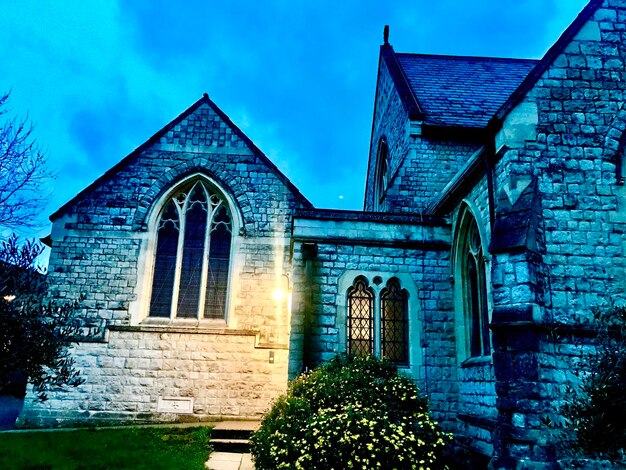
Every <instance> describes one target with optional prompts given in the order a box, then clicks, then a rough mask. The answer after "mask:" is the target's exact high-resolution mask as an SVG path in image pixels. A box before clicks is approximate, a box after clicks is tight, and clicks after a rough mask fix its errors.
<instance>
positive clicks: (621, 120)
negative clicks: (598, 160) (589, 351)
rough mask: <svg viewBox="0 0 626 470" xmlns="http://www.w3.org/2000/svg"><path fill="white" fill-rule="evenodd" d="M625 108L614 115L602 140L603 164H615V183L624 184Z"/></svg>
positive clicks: (625, 169) (625, 166) (625, 171)
mask: <svg viewBox="0 0 626 470" xmlns="http://www.w3.org/2000/svg"><path fill="white" fill-rule="evenodd" d="M625 149H626V107H622V109H621V110H620V111H619V112H618V113H617V114H616V115H615V117H614V118H613V121H612V122H611V125H610V126H609V130H608V132H607V133H606V137H605V138H604V147H603V152H602V157H603V160H604V161H605V162H609V163H613V164H615V175H614V176H615V181H616V182H617V184H624V181H625V179H626V162H624V158H625V155H624V150H625Z"/></svg>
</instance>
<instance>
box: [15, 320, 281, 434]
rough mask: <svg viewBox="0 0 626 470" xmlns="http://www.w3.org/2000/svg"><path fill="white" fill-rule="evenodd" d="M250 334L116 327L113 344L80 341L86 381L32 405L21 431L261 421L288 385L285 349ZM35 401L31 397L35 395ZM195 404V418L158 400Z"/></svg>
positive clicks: (79, 355)
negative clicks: (263, 344)
mask: <svg viewBox="0 0 626 470" xmlns="http://www.w3.org/2000/svg"><path fill="white" fill-rule="evenodd" d="M257 341H258V336H257V335H256V334H255V333H254V332H250V331H232V330H223V331H204V332H202V333H198V332H185V331H183V330H182V329H174V328H166V329H157V328H154V329H153V331H140V330H139V329H137V330H136V331H133V330H132V329H126V330H125V329H119V330H116V329H113V330H111V331H110V332H109V334H108V342H107V343H79V344H78V345H77V346H76V348H75V350H74V356H75V357H76V358H77V366H78V368H79V370H80V372H81V375H82V376H83V377H84V378H85V380H86V381H85V383H84V384H82V385H80V386H79V387H77V388H75V389H70V390H68V391H67V392H65V393H55V394H52V395H51V396H50V399H49V400H48V401H46V402H43V403H37V402H33V401H32V400H31V401H30V402H28V403H27V404H26V407H25V412H24V413H23V414H22V416H21V417H20V424H21V425H22V426H40V425H46V426H70V425H72V424H75V423H77V422H83V421H86V420H88V421H89V422H90V423H91V424H98V423H99V424H112V423H119V422H167V421H175V420H186V421H190V420H220V419H224V418H233V417H234V418H237V419H259V418H260V417H261V416H262V415H263V413H265V412H266V411H267V410H268V409H269V406H270V403H271V402H272V400H273V399H275V398H276V397H277V396H278V395H279V394H280V393H282V392H284V390H285V388H286V385H287V351H286V350H285V349H267V348H261V347H259V346H258V344H257ZM29 396H30V394H29ZM163 399H166V400H169V401H170V402H176V401H177V400H178V401H180V402H182V403H189V402H190V403H191V413H188V412H185V413H181V414H178V413H175V412H168V411H167V410H162V409H160V407H159V402H160V400H161V401H162V400H163Z"/></svg>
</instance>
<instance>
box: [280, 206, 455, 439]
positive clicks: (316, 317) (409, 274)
mask: <svg viewBox="0 0 626 470" xmlns="http://www.w3.org/2000/svg"><path fill="white" fill-rule="evenodd" d="M332 212H333V213H336V214H337V215H338V216H339V217H340V216H341V215H340V214H341V212H340V211H332ZM381 217H383V218H384V217H385V216H381ZM386 217H388V218H389V220H387V221H386V222H380V221H374V220H372V219H370V220H368V219H367V216H363V217H362V220H360V221H353V220H351V221H333V220H328V219H326V220H324V215H323V214H322V215H321V216H320V217H315V216H314V215H313V216H311V217H308V218H302V217H296V219H295V222H294V247H293V261H292V263H293V276H294V287H293V303H292V340H291V346H290V375H291V376H292V377H293V376H294V375H296V374H297V373H299V372H300V371H301V370H302V369H303V367H311V366H314V365H316V364H318V363H320V362H321V361H325V360H328V359H330V358H331V357H334V356H335V355H336V354H338V353H344V352H345V334H346V319H345V315H346V309H345V305H346V298H347V287H348V286H349V285H351V283H352V281H353V280H354V278H356V277H357V276H358V275H364V276H366V277H367V279H368V281H369V282H370V286H371V287H372V288H373V289H374V291H376V292H377V289H378V290H379V289H380V288H382V287H384V285H382V284H383V283H384V281H385V280H386V279H388V278H390V277H393V276H395V277H397V278H398V279H400V282H401V285H402V287H403V288H406V289H407V290H408V291H409V315H410V319H409V323H410V326H409V328H410V335H409V341H410V357H411V364H410V367H408V368H401V370H403V371H404V372H405V373H408V374H410V375H412V376H413V377H414V378H415V379H416V380H417V382H418V384H419V385H420V387H421V389H422V391H423V392H424V393H426V394H428V395H429V397H430V401H431V406H432V409H433V411H434V412H435V414H436V416H437V418H438V419H439V420H440V421H441V422H443V423H444V425H445V426H446V428H447V429H452V428H453V427H454V426H455V422H454V420H455V418H456V402H457V398H456V397H457V393H458V385H457V382H456V373H455V370H456V367H455V365H456V352H455V351H456V350H455V342H454V327H453V323H454V319H453V311H452V292H451V285H450V274H449V273H450V259H449V240H450V238H449V237H450V234H449V227H447V226H446V225H445V224H442V223H441V222H439V223H437V224H434V223H433V225H428V223H422V224H420V223H419V222H418V220H419V219H418V218H415V220H412V221H411V223H400V224H398V223H394V220H391V219H393V218H392V217H390V216H386ZM349 235H350V236H349ZM312 245H314V246H315V248H314V249H312V248H311V247H312ZM376 276H379V277H380V278H381V280H383V282H382V283H381V285H380V286H379V287H377V286H376V285H375V284H374V283H372V280H373V279H374V278H375V277H376ZM342 306H343V308H342ZM342 336H343V338H342Z"/></svg>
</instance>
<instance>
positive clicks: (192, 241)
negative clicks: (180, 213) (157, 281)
mask: <svg viewBox="0 0 626 470" xmlns="http://www.w3.org/2000/svg"><path fill="white" fill-rule="evenodd" d="M206 228H207V204H206V197H205V195H204V189H203V188H202V186H201V185H200V184H197V185H196V186H195V187H194V189H193V191H192V192H191V194H190V197H189V200H188V201H187V207H186V213H185V234H184V244H183V258H182V262H181V267H180V287H179V291H178V311H177V316H178V317H184V318H197V317H198V303H199V301H200V288H201V284H202V262H203V259H204V245H205V240H206Z"/></svg>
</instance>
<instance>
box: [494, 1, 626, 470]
mask: <svg viewBox="0 0 626 470" xmlns="http://www.w3.org/2000/svg"><path fill="white" fill-rule="evenodd" d="M624 19H626V2H623V1H621V0H605V1H604V2H603V6H602V7H601V8H599V9H598V10H596V11H595V13H594V14H593V15H592V17H591V19H590V20H589V21H588V22H587V23H586V24H585V25H583V26H582V28H581V29H580V30H579V31H578V32H577V33H576V34H575V35H574V37H573V38H572V40H571V41H570V42H569V43H568V44H566V45H565V47H564V49H563V51H562V52H561V53H559V54H558V55H556V56H555V57H554V58H553V60H552V62H551V63H550V64H549V66H548V67H547V69H546V70H545V71H544V72H543V74H542V75H541V77H540V78H539V79H538V81H537V83H536V85H535V86H534V87H533V88H532V89H531V90H530V91H529V92H528V93H527V94H526V96H525V97H524V99H523V101H522V102H521V103H520V104H519V105H518V109H522V108H524V113H525V114H526V115H527V119H526V122H527V124H528V123H529V122H532V127H533V132H532V134H530V135H529V134H528V130H529V128H528V126H526V129H524V130H523V132H522V133H520V134H519V135H518V137H523V138H517V139H510V140H509V141H508V142H507V148H505V149H504V150H503V151H504V153H503V154H502V155H500V160H499V162H498V164H497V166H496V184H495V187H496V192H497V193H499V192H501V191H502V190H504V189H505V187H506V186H507V185H508V186H509V187H511V186H512V185H516V184H517V182H519V181H522V182H525V184H526V183H529V184H531V185H534V184H536V188H534V189H532V191H534V195H535V196H534V197H535V198H536V200H537V216H536V217H535V216H533V218H532V219H531V221H530V223H529V228H530V229H531V231H532V235H533V237H532V238H534V240H535V246H534V247H530V246H527V247H525V248H526V251H525V252H522V253H517V254H515V253H513V252H507V253H500V254H498V255H497V256H496V257H495V258H496V261H495V264H496V266H497V269H495V271H494V273H496V275H494V292H495V296H494V303H495V304H496V313H497V316H498V318H497V321H498V322H502V326H501V327H500V326H497V325H496V326H497V329H496V330H494V335H495V337H496V343H497V347H496V349H497V352H496V354H494V360H495V361H496V375H497V376H498V384H497V387H498V394H499V402H498V408H499V411H500V417H499V421H500V422H499V431H498V434H497V439H498V441H499V442H500V443H501V446H500V447H499V448H497V449H496V459H495V460H494V462H495V465H504V466H506V465H509V464H510V462H512V461H517V462H522V461H528V462H531V461H534V462H545V461H550V460H552V459H554V448H551V447H550V442H549V440H548V439H547V438H546V430H545V428H544V427H543V425H542V424H541V419H542V417H545V416H551V417H552V418H553V420H555V421H558V420H559V418H558V416H559V414H560V412H559V408H560V406H561V405H562V401H563V398H564V394H565V393H566V389H567V385H568V384H569V385H571V384H572V383H575V377H574V375H573V374H571V371H572V370H573V369H574V368H576V367H578V366H579V365H580V358H581V353H582V351H584V350H585V348H587V347H588V343H589V341H588V339H587V338H585V336H584V335H585V331H584V330H585V328H584V324H585V322H586V321H588V320H589V318H590V317H591V313H592V310H593V308H595V307H597V306H600V305H607V304H608V303H610V302H612V301H619V300H620V299H623V298H624V292H625V290H624V286H625V284H624V280H625V278H624V268H625V267H626V265H625V257H624V254H625V253H624V242H625V241H626V238H625V236H624V233H625V226H624V219H623V217H622V215H621V213H622V210H623V206H622V205H621V201H622V200H623V196H622V194H623V187H622V186H620V185H619V178H618V177H619V164H620V158H622V157H621V155H620V151H619V149H620V142H621V141H622V140H621V139H622V135H623V130H624V127H625V126H624V124H623V119H622V118H621V117H620V116H621V115H622V114H623V112H622V111H621V110H622V109H623V106H624V102H625V101H626V85H625V81H624V77H625V75H624V74H625V72H626V68H625V65H624V64H625V61H626V46H625V44H624V32H625V31H626V26H625V23H624ZM533 110H534V116H533V119H528V118H530V117H531V116H530V115H531V114H532V113H533ZM513 112H515V110H513ZM507 126H508V123H507V121H505V122H504V127H505V129H504V131H507V132H508V133H509V135H514V132H512V131H513V130H514V127H515V126H509V127H510V128H509V129H507ZM502 133H503V132H501V134H500V135H502ZM522 134H524V135H523V136H522ZM512 175H513V177H512ZM505 324H508V326H504V325H505ZM496 356H497V357H496ZM507 459H508V460H507Z"/></svg>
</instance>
